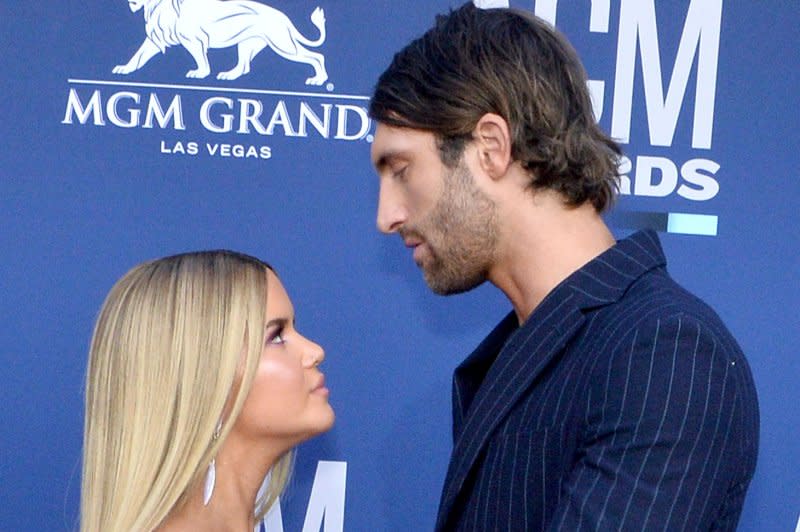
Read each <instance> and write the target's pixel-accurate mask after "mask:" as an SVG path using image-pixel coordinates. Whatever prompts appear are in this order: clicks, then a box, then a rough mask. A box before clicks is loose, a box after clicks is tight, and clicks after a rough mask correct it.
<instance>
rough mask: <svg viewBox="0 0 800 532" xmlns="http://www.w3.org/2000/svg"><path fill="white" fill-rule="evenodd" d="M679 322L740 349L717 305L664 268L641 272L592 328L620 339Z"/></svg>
mask: <svg viewBox="0 0 800 532" xmlns="http://www.w3.org/2000/svg"><path fill="white" fill-rule="evenodd" d="M677 324H681V325H682V326H683V327H687V326H691V327H693V328H695V329H698V330H701V331H703V334H704V336H707V337H708V338H709V339H711V340H714V341H715V342H718V343H719V344H720V345H721V347H723V348H724V349H726V350H727V349H732V350H734V351H738V350H739V348H738V344H737V343H736V341H735V339H734V338H733V335H732V334H731V332H730V331H729V329H728V328H727V326H726V325H725V324H724V323H723V321H722V319H721V318H720V317H719V315H718V314H717V313H716V312H715V311H714V309H713V308H711V306H709V305H708V304H707V303H706V302H705V301H703V300H702V299H701V298H699V297H698V296H696V295H695V294H693V293H691V292H690V291H688V290H687V289H686V288H684V287H683V286H681V285H680V284H679V283H677V282H676V281H675V280H674V279H673V278H672V277H670V275H669V274H668V273H667V272H666V270H665V269H664V268H658V269H655V270H652V271H650V272H647V273H646V274H644V275H642V276H641V277H640V278H639V279H637V280H636V281H635V282H634V283H632V284H631V285H630V286H629V287H628V289H627V290H626V291H625V293H624V294H623V295H622V297H620V298H619V299H618V300H617V301H616V302H614V303H612V304H610V305H608V306H606V307H604V308H602V309H598V312H597V315H596V316H595V317H594V323H593V327H592V329H593V330H594V334H595V335H598V336H601V337H609V338H616V339H618V340H620V341H621V340H623V338H630V337H631V336H632V335H635V334H637V332H638V333H639V334H641V333H642V332H643V331H648V332H650V331H652V330H654V329H657V328H663V327H664V326H666V325H670V326H675V325H677Z"/></svg>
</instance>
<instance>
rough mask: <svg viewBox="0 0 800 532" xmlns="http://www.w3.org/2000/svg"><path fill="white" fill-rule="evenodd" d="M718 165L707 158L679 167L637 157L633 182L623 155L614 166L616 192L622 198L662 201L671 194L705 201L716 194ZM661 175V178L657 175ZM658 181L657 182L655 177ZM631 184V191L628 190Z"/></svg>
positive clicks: (690, 161)
mask: <svg viewBox="0 0 800 532" xmlns="http://www.w3.org/2000/svg"><path fill="white" fill-rule="evenodd" d="M719 168H720V166H719V164H717V163H716V162H714V161H711V160H709V159H690V160H688V161H686V162H685V163H683V165H682V166H681V168H680V178H681V180H680V181H682V182H681V184H680V185H679V182H680V181H679V179H678V178H679V175H678V166H677V164H676V163H675V162H674V161H671V160H669V159H667V158H665V157H655V156H646V155H640V156H638V157H636V172H635V177H634V179H633V180H632V179H631V178H630V175H629V174H630V172H631V170H632V169H633V162H632V161H631V159H629V158H628V157H626V156H622V157H621V158H620V160H619V164H618V165H617V171H618V173H619V179H620V183H619V192H620V194H623V195H629V194H631V193H633V195H634V196H649V197H658V198H663V197H666V196H669V195H670V194H672V193H677V194H678V195H679V196H681V197H683V198H686V199H688V200H692V201H707V200H710V199H712V198H714V197H715V196H716V195H717V194H718V193H719V182H717V180H716V179H715V178H714V176H715V175H716V173H717V171H718V170H719ZM657 174H660V176H657ZM657 177H658V179H657V180H656V178H657ZM631 185H633V187H632V188H633V190H631Z"/></svg>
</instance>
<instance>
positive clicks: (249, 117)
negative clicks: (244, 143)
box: [236, 100, 267, 135]
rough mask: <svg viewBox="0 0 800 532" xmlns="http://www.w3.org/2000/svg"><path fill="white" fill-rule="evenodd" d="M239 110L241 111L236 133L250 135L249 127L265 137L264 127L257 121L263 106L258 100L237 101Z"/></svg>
mask: <svg viewBox="0 0 800 532" xmlns="http://www.w3.org/2000/svg"><path fill="white" fill-rule="evenodd" d="M239 109H240V111H241V113H240V116H239V129H237V130H236V132H237V133H250V128H249V127H248V124H249V125H252V126H253V129H255V130H256V131H257V132H259V133H261V134H262V135H266V133H267V130H266V129H265V128H264V125H263V124H262V123H261V122H260V121H259V120H258V119H259V118H260V117H261V113H263V112H264V105H263V104H262V103H261V102H260V101H258V100H239Z"/></svg>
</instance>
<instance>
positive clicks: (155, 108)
mask: <svg viewBox="0 0 800 532" xmlns="http://www.w3.org/2000/svg"><path fill="white" fill-rule="evenodd" d="M154 119H155V120H156V121H157V122H158V127H160V128H161V129H164V128H166V127H167V122H168V121H169V120H170V119H172V122H173V125H172V128H173V129H177V130H181V131H182V130H184V129H186V126H185V125H184V123H183V108H182V107H181V96H180V94H176V95H175V96H174V97H173V98H172V102H171V103H170V104H169V107H168V108H167V111H166V112H164V109H163V108H162V107H161V102H160V101H159V100H158V96H156V95H155V94H152V93H151V94H150V100H149V102H148V104H147V114H146V116H145V119H144V124H143V125H142V127H145V128H152V127H153V120H154Z"/></svg>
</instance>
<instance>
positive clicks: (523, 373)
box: [439, 293, 584, 520]
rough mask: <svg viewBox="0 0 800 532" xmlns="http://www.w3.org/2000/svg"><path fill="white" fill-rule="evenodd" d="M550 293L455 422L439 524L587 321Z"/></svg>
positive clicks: (569, 303)
mask: <svg viewBox="0 0 800 532" xmlns="http://www.w3.org/2000/svg"><path fill="white" fill-rule="evenodd" d="M552 295H553V296H556V297H548V298H547V299H546V300H545V301H544V302H543V303H542V305H540V307H539V308H537V310H536V313H535V314H536V315H538V316H541V317H540V318H537V320H536V324H535V326H534V327H531V328H530V329H528V328H527V327H523V328H520V329H518V330H517V331H516V332H515V333H514V334H513V335H512V336H511V338H509V340H508V342H507V343H506V345H505V346H504V347H503V349H502V350H501V351H500V353H499V354H498V355H497V358H496V360H495V361H494V363H493V364H492V365H491V367H490V369H489V372H488V373H487V374H486V377H485V379H484V380H483V382H482V383H481V384H480V387H479V388H478V391H477V393H476V394H475V397H474V399H473V400H472V401H471V402H470V403H469V406H468V407H467V411H466V415H464V416H463V422H462V423H456V424H454V435H455V437H456V440H455V443H454V449H453V456H452V460H451V462H450V467H449V468H448V471H447V477H446V479H445V485H444V491H443V493H442V500H441V504H440V515H439V518H440V520H441V519H442V517H443V516H446V515H447V514H448V513H449V511H450V508H451V507H452V505H453V502H454V501H455V499H456V497H457V495H458V493H459V491H460V490H461V487H462V486H463V484H464V481H465V480H466V478H467V475H468V474H469V472H470V469H471V468H472V466H473V464H474V463H475V460H476V459H477V457H478V455H479V454H480V452H481V450H482V449H483V447H484V446H485V444H486V442H487V441H488V439H489V437H490V435H491V434H492V432H493V431H494V429H495V428H496V427H497V425H498V424H499V423H500V422H501V421H502V420H503V419H504V418H505V415H506V414H507V413H508V411H509V410H510V409H511V408H512V407H513V406H514V404H515V403H516V402H517V399H519V397H520V396H521V395H522V394H524V393H525V391H526V390H527V388H528V386H529V385H530V384H531V383H532V382H533V381H534V379H536V376H537V375H539V373H540V372H541V371H542V369H543V368H544V367H545V366H546V365H547V364H548V362H549V361H550V360H551V359H552V358H553V356H554V355H556V354H558V353H559V352H561V350H562V349H563V347H564V345H565V344H566V343H567V341H569V339H570V338H571V337H572V336H573V335H574V334H575V332H576V331H577V330H578V329H579V328H580V326H581V324H582V323H583V321H584V317H583V313H581V312H580V310H579V309H578V308H577V307H575V306H574V304H573V303H574V302H573V301H572V299H573V298H572V297H570V296H567V297H564V298H561V297H558V294H556V293H553V294H552ZM532 317H533V315H532ZM456 386H458V385H456ZM454 402H455V401H454ZM454 406H455V405H454ZM458 418H459V416H458V415H456V416H455V419H456V420H458ZM458 425H461V426H460V427H459V426H458Z"/></svg>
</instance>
